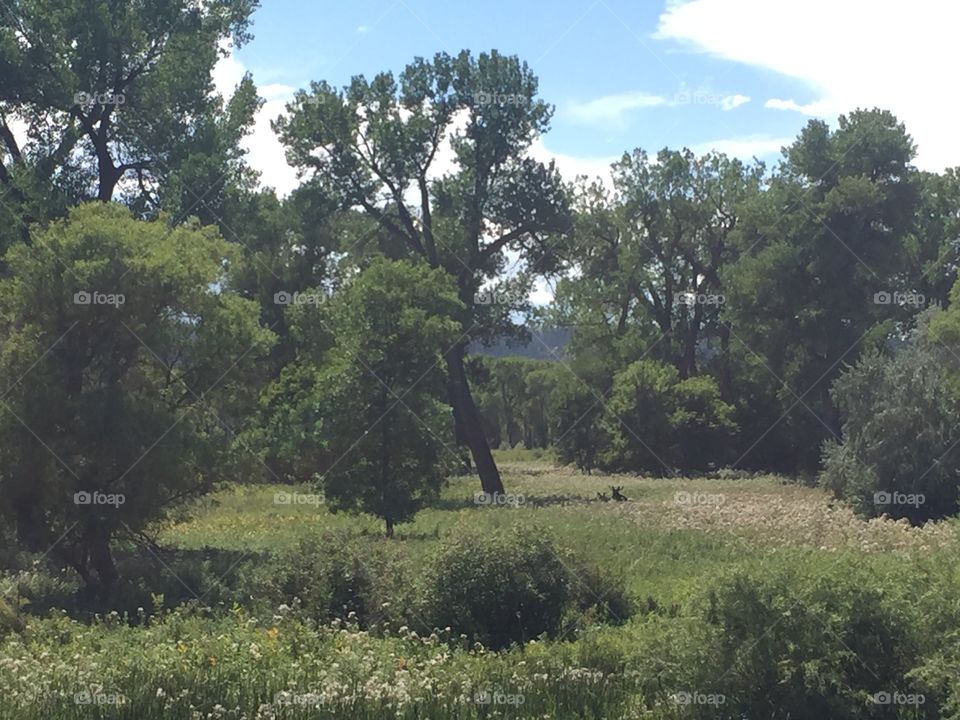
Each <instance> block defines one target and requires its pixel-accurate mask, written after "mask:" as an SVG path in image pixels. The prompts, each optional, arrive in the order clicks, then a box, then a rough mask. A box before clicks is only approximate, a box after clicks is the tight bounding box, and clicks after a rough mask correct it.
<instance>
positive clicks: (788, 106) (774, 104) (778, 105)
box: [763, 98, 834, 117]
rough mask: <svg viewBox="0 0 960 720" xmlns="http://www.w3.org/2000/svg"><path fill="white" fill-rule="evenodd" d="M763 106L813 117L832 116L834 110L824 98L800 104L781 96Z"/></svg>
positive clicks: (771, 99)
mask: <svg viewBox="0 0 960 720" xmlns="http://www.w3.org/2000/svg"><path fill="white" fill-rule="evenodd" d="M763 106H764V107H765V108H770V109H771V110H792V111H793V112H798V113H801V114H803V115H810V116H811V117H830V116H831V115H833V114H834V113H833V112H832V110H831V108H830V105H829V103H827V102H825V101H823V100H817V101H814V102H810V103H805V104H802V105H801V104H800V103H798V102H796V101H795V100H792V99H791V100H781V99H780V98H770V99H769V100H767V101H766V102H765V103H764V104H763Z"/></svg>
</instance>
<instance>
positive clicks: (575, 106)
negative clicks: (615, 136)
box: [566, 91, 667, 127]
mask: <svg viewBox="0 0 960 720" xmlns="http://www.w3.org/2000/svg"><path fill="white" fill-rule="evenodd" d="M666 104H667V100H666V99H665V98H662V97H660V96H659V95H651V94H650V93H645V92H641V91H635V92H625V93H618V94H616V95H605V96H603V97H600V98H596V99H595V100H588V101H586V102H580V101H573V102H571V103H569V104H568V105H567V108H566V114H567V115H568V116H569V117H570V118H571V119H572V120H574V121H575V122H579V123H583V124H585V125H600V126H605V127H609V126H622V125H623V123H624V116H625V115H626V114H627V113H628V112H630V111H631V110H641V109H644V108H651V107H657V106H658V105H666Z"/></svg>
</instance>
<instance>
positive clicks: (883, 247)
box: [720, 110, 930, 471]
mask: <svg viewBox="0 0 960 720" xmlns="http://www.w3.org/2000/svg"><path fill="white" fill-rule="evenodd" d="M914 155H915V147H914V144H913V141H912V140H911V138H910V136H909V135H908V134H907V132H906V129H905V128H904V127H903V125H902V124H901V123H899V122H898V121H897V119H896V118H895V117H894V116H893V115H892V114H891V113H889V112H885V111H881V110H857V111H855V112H852V113H850V114H849V115H845V116H841V117H840V118H839V121H838V124H837V127H836V128H835V129H832V130H831V129H830V128H828V126H827V125H826V123H824V122H822V121H811V122H810V123H809V124H808V125H807V126H806V128H804V130H803V131H802V132H801V133H800V136H799V137H798V138H797V140H796V142H794V143H793V144H792V145H791V146H789V147H788V148H786V150H785V157H784V162H783V164H782V165H781V167H780V168H779V169H778V172H777V173H776V174H775V175H774V176H773V177H772V178H771V179H770V181H769V183H768V186H767V187H766V188H765V190H764V191H763V192H762V193H759V194H757V195H755V196H754V197H753V198H751V199H749V200H747V201H746V202H745V203H744V204H743V205H742V206H741V207H740V209H739V220H738V224H737V227H736V230H735V231H734V232H733V233H732V235H731V247H732V251H733V255H734V258H735V262H732V263H728V264H727V265H726V266H725V267H724V268H723V271H722V272H721V273H720V274H721V279H722V280H723V282H724V288H725V290H724V292H725V294H726V304H725V307H726V308H727V313H726V319H727V320H728V321H729V322H730V328H731V329H730V334H731V344H732V345H737V346H742V347H743V352H746V353H748V354H750V355H756V356H758V357H759V358H761V359H762V363H763V367H762V369H760V371H759V372H760V376H761V378H762V376H763V374H764V373H765V374H767V375H771V376H772V378H773V384H772V385H771V387H770V390H768V391H767V393H766V394H767V396H768V397H769V396H770V395H771V394H775V397H776V404H777V407H776V408H769V410H768V411H769V412H770V414H769V415H768V416H765V417H764V419H763V421H762V422H761V423H759V424H760V427H761V428H762V429H763V431H764V433H765V436H764V437H766V435H770V434H773V435H774V437H771V438H769V439H767V440H766V442H767V443H768V445H767V447H766V448H765V447H760V448H758V451H760V452H764V453H765V454H766V455H767V456H769V455H771V454H772V453H771V452H770V450H769V449H772V450H774V451H776V450H777V449H778V448H782V449H784V450H786V451H787V452H788V453H789V455H790V456H791V460H792V461H793V465H794V468H793V469H794V470H803V471H812V470H814V469H815V468H816V467H817V465H818V461H819V447H820V444H821V443H822V442H823V440H825V439H828V438H832V437H834V436H836V435H838V434H839V432H840V423H839V418H838V416H837V408H836V406H835V405H834V404H833V402H832V400H831V396H830V385H831V383H832V382H833V381H834V380H835V379H836V377H837V376H838V375H839V374H840V372H841V370H842V368H843V365H844V363H847V364H851V363H853V362H855V361H856V359H857V357H858V356H859V355H860V353H861V352H862V351H864V350H865V349H869V348H871V347H875V346H877V345H878V344H880V342H881V341H882V339H883V336H884V334H885V333H886V332H888V331H889V329H890V328H889V325H890V324H892V323H898V322H905V321H906V320H908V319H909V317H910V316H911V314H912V313H915V312H917V311H918V310H919V309H921V308H922V307H924V306H925V304H926V303H927V302H929V301H930V298H928V297H926V298H921V297H919V296H914V297H913V299H914V301H913V302H911V303H909V304H907V303H900V302H886V303H884V302H879V303H878V302H875V301H874V297H875V295H876V294H877V293H889V294H891V295H892V294H893V293H899V295H898V297H899V296H909V294H910V293H916V292H917V291H918V289H919V288H920V287H925V286H926V284H925V281H924V280H923V278H922V277H921V274H920V272H918V270H917V264H916V263H914V262H913V261H912V260H911V259H910V253H911V250H910V245H911V243H910V241H909V240H910V235H911V233H912V232H913V231H914V228H915V223H916V217H917V212H918V210H919V209H920V191H919V185H918V181H919V178H918V173H917V171H916V169H915V168H914V167H913V165H912V164H911V163H912V161H913V158H914ZM878 323H887V326H882V325H878ZM728 367H729V370H730V373H729V374H730V377H729V393H730V395H729V396H728V397H732V398H734V399H735V402H737V404H738V405H741V406H742V407H749V408H751V410H752V409H753V408H752V406H749V405H747V404H746V403H747V400H748V393H750V392H751V388H752V387H756V382H757V380H756V374H755V373H753V372H747V373H743V374H745V375H746V377H741V375H742V373H741V372H740V368H739V367H737V366H736V365H728ZM745 386H746V387H745ZM741 388H742V389H741ZM741 398H742V399H741ZM798 398H801V399H802V402H803V404H802V405H798ZM764 405H767V403H764ZM760 407H761V408H763V409H764V410H767V408H766V407H763V406H760ZM759 409H760V408H758V410H759ZM754 412H756V411H754ZM777 436H779V437H777ZM761 439H762V438H761V437H760V436H758V437H754V438H749V439H747V442H748V443H750V444H752V443H758V444H759V442H760V440H761ZM768 448H769V449H768ZM743 452H744V453H752V452H754V449H753V448H752V447H750V445H749V444H748V446H747V447H745V448H744V450H743Z"/></svg>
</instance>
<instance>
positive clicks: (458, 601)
mask: <svg viewBox="0 0 960 720" xmlns="http://www.w3.org/2000/svg"><path fill="white" fill-rule="evenodd" d="M427 575H428V578H427V583H426V587H427V597H428V606H427V610H426V615H427V617H428V618H429V619H430V622H431V623H432V624H433V625H434V626H436V627H440V628H442V627H446V626H450V627H453V628H457V629H458V630H459V631H460V632H462V633H464V634H466V635H467V636H468V637H469V638H470V639H471V640H475V641H477V642H480V643H482V644H483V645H485V646H487V647H491V648H495V649H496V648H503V647H507V646H508V645H510V644H511V643H521V644H522V643H525V642H527V641H529V640H533V639H536V638H538V637H539V636H541V635H548V636H549V635H553V634H555V633H556V632H557V631H558V630H559V629H560V624H561V621H562V619H563V615H564V612H565V611H566V609H567V606H568V603H569V602H570V600H571V598H572V597H573V592H574V588H573V586H572V583H573V579H572V578H571V577H570V575H569V572H568V570H567V568H566V566H565V565H564V563H563V561H562V560H561V559H560V556H559V555H558V550H557V548H556V547H555V546H554V544H553V542H552V541H551V540H550V538H549V537H547V536H545V535H544V534H543V533H542V532H539V531H537V530H533V529H528V530H520V529H513V530H507V531H493V532H487V533H482V534H481V533H477V532H469V531H464V532H460V533H457V534H456V536H455V537H453V538H451V539H450V540H449V541H447V542H446V543H445V544H444V545H443V547H442V548H441V549H440V551H439V552H438V553H437V554H436V556H435V557H434V558H433V559H432V561H431V564H430V567H429V569H428V572H427Z"/></svg>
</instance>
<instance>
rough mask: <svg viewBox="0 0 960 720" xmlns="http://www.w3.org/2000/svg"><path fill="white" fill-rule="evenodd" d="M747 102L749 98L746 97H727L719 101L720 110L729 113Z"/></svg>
mask: <svg viewBox="0 0 960 720" xmlns="http://www.w3.org/2000/svg"><path fill="white" fill-rule="evenodd" d="M748 102H750V98H749V97H748V96H746V95H727V96H726V97H725V98H723V99H721V100H720V109H721V110H727V111H729V110H733V109H734V108H738V107H740V106H741V105H746V104H747V103H748Z"/></svg>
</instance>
